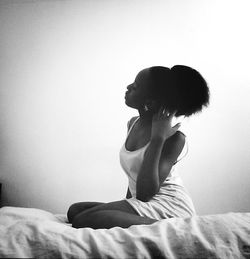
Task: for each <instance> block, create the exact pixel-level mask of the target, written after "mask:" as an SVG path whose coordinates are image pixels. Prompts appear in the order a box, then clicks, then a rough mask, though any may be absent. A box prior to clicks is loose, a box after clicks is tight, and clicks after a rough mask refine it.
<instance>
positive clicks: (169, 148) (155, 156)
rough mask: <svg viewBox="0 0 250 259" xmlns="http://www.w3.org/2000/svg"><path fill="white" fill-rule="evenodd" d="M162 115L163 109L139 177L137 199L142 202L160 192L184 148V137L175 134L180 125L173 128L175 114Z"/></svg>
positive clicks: (153, 129)
mask: <svg viewBox="0 0 250 259" xmlns="http://www.w3.org/2000/svg"><path fill="white" fill-rule="evenodd" d="M161 113H162V109H160V111H159V112H158V114H156V115H155V116H154V118H153V120H152V132H151V139H150V142H149V146H148V147H147V150H146V151H145V154H144V159H143V163H142V166H141V168H140V171H139V174H138V177H137V182H136V198H137V199H139V200H141V201H148V200H149V199H150V198H151V197H153V196H154V195H155V194H156V193H157V192H158V191H159V189H160V185H161V183H162V182H163V181H164V180H165V179H166V177H167V176H168V174H169V172H170V170H171V168H172V166H173V164H174V162H175V161H176V160H177V158H178V156H179V154H180V152H181V150H182V148H183V146H184V141H185V139H184V138H183V136H182V135H181V134H175V133H176V131H177V129H178V128H179V126H180V124H176V125H175V126H174V127H171V120H172V118H173V116H174V114H175V113H173V114H171V115H170V116H169V115H168V116H167V115H164V113H163V115H162V114H161Z"/></svg>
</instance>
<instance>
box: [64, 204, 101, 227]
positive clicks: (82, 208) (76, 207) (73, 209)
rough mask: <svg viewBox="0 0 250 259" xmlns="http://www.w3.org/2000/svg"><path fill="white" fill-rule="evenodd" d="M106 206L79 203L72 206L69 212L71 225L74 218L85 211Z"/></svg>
mask: <svg viewBox="0 0 250 259" xmlns="http://www.w3.org/2000/svg"><path fill="white" fill-rule="evenodd" d="M102 204H105V203H103V202H77V203H74V204H72V205H71V206H70V207H69V209H68V212H67V217H68V221H69V223H72V221H73V219H74V217H75V216H76V215H77V214H79V213H80V212H83V211H85V210H88V209H91V208H93V207H95V206H98V205H102Z"/></svg>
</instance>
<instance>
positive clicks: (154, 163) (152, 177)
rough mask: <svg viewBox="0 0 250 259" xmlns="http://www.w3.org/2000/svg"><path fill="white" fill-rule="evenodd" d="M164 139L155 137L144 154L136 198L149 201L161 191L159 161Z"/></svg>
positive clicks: (137, 182) (138, 177)
mask: <svg viewBox="0 0 250 259" xmlns="http://www.w3.org/2000/svg"><path fill="white" fill-rule="evenodd" d="M163 145H164V139H161V138H153V139H151V140H150V143H149V145H148V147H147V150H146V151H145V154H144V159H143V163H142V165H141V168H140V171H139V174H138V176H137V181H136V198H137V199H138V200H141V201H145V202H146V201H148V200H149V199H150V198H151V197H152V196H154V195H155V193H157V192H158V191H159V187H160V181H159V172H158V167H159V161H160V156H161V151H162V148H163Z"/></svg>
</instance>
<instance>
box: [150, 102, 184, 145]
mask: <svg viewBox="0 0 250 259" xmlns="http://www.w3.org/2000/svg"><path fill="white" fill-rule="evenodd" d="M176 112H177V111H174V112H172V113H169V112H168V111H167V110H166V109H164V107H161V108H160V109H159V111H158V112H157V113H155V114H154V115H153V118H152V130H151V139H154V138H161V139H163V140H166V139H167V138H169V137H171V136H172V135H174V134H175V132H176V131H177V130H178V129H179V127H180V126H181V123H177V124H176V125H174V126H173V127H172V126H171V122H172V119H173V117H174V115H175V114H176Z"/></svg>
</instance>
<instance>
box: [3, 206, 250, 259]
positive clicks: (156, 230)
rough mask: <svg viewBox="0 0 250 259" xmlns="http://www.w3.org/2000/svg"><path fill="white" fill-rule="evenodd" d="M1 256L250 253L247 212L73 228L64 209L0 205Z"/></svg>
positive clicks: (232, 255) (210, 255)
mask: <svg viewBox="0 0 250 259" xmlns="http://www.w3.org/2000/svg"><path fill="white" fill-rule="evenodd" d="M0 257H3V258H13V257H15V258H17V257H18V258H27V257H32V258H65V259H68V258H84V259H85V258H116V259H119V258H122V259H123V258H124V259H125V258H126V259H127V258H138V259H140V258H144V259H145V258H146V259H147V258H150V259H151V258H178V259H179V258H233V259H235V258H250V213H227V214H218V215H206V216H193V217H187V218H171V219H164V220H160V221H158V222H155V223H153V224H152V225H135V226H131V227H129V228H127V229H123V228H120V227H114V228H111V229H96V230H94V229H91V228H82V229H75V228H72V227H71V225H70V224H69V223H68V222H67V220H66V215H53V214H52V213H50V212H47V211H44V210H40V209H33V208H17V207H3V208H1V209H0Z"/></svg>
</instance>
